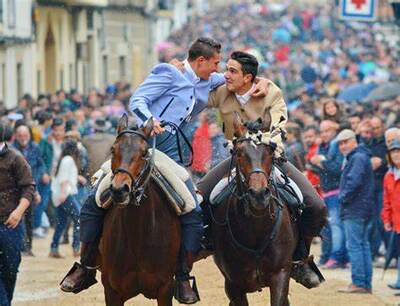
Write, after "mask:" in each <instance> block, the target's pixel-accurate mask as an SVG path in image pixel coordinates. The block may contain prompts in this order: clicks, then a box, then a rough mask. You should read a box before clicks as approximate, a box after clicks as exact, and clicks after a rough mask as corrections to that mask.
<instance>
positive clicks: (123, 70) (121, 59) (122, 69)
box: [119, 56, 126, 81]
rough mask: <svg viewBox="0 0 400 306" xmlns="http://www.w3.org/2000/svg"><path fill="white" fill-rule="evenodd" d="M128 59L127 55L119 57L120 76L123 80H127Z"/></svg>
mask: <svg viewBox="0 0 400 306" xmlns="http://www.w3.org/2000/svg"><path fill="white" fill-rule="evenodd" d="M125 65H126V60H125V56H120V57H119V78H120V80H121V81H123V80H125V76H126V66H125Z"/></svg>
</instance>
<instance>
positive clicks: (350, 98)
mask: <svg viewBox="0 0 400 306" xmlns="http://www.w3.org/2000/svg"><path fill="white" fill-rule="evenodd" d="M375 88H376V85H375V84H374V83H368V84H363V83H357V84H353V85H350V86H348V87H346V88H345V89H343V90H342V91H341V92H340V93H339V95H338V97H337V99H338V100H340V101H344V102H357V101H361V100H363V99H364V98H365V97H367V96H368V94H369V93H370V92H371V91H372V90H373V89H375Z"/></svg>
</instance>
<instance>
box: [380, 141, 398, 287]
mask: <svg viewBox="0 0 400 306" xmlns="http://www.w3.org/2000/svg"><path fill="white" fill-rule="evenodd" d="M388 162H389V171H388V172H387V173H386V174H385V177H384V179H383V209H382V214H381V216H382V221H383V224H384V227H385V230H386V231H394V232H395V233H396V234H397V235H396V236H397V237H396V242H397V249H399V246H400V197H399V194H400V140H399V139H396V140H394V141H392V143H391V144H390V145H389V147H388ZM388 286H389V287H390V288H392V289H400V258H398V260H397V281H396V283H394V284H389V285H388Z"/></svg>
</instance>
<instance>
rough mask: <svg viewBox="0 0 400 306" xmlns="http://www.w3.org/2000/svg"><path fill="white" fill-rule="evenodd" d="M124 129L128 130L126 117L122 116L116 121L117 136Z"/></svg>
mask: <svg viewBox="0 0 400 306" xmlns="http://www.w3.org/2000/svg"><path fill="white" fill-rule="evenodd" d="M126 129H128V116H127V115H126V114H123V115H122V117H121V118H120V119H119V121H118V127H117V133H118V134H119V133H121V132H122V131H125V130H126Z"/></svg>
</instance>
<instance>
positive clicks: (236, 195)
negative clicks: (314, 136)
mask: <svg viewBox="0 0 400 306" xmlns="http://www.w3.org/2000/svg"><path fill="white" fill-rule="evenodd" d="M267 115H268V116H266V119H265V121H264V129H266V128H268V129H269V125H270V120H271V119H270V116H269V113H268V114H267ZM234 128H235V137H236V139H235V141H234V148H233V153H232V154H233V156H232V158H233V164H234V165H235V166H236V189H235V190H234V191H232V194H231V195H230V196H229V197H228V198H227V199H226V200H225V201H224V202H223V203H221V205H220V206H219V207H218V208H217V209H216V210H215V212H214V224H213V226H212V228H213V236H214V243H215V255H214V260H215V262H216V264H217V266H218V268H219V269H220V270H221V272H222V274H223V275H224V277H225V292H226V294H227V296H228V298H229V300H230V304H229V305H231V306H244V305H248V301H247V297H246V294H247V293H250V292H254V291H257V290H261V289H262V288H264V287H269V288H270V294H271V305H274V306H283V305H285V306H286V305H289V301H288V291H289V279H290V272H291V265H292V255H293V252H294V250H295V247H296V243H297V239H298V238H297V231H296V228H295V226H293V225H292V224H291V217H290V214H289V211H288V209H287V207H286V206H285V205H283V203H282V201H281V200H280V198H279V196H278V194H277V192H276V188H275V187H274V186H275V184H274V183H273V180H272V175H273V154H274V149H275V146H274V145H273V143H265V142H263V141H262V140H261V135H260V134H258V135H257V136H255V135H254V134H253V135H252V134H250V133H249V131H248V129H247V128H246V127H245V126H244V125H243V124H242V122H241V120H240V118H239V116H236V117H235V119H234Z"/></svg>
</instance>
